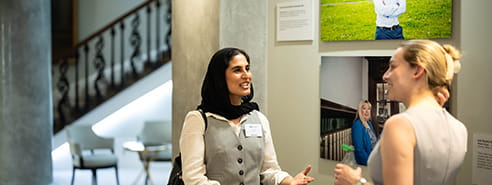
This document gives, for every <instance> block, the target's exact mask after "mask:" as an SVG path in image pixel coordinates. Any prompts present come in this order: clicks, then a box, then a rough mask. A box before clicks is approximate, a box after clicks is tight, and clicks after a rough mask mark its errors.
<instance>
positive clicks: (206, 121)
mask: <svg viewBox="0 0 492 185" xmlns="http://www.w3.org/2000/svg"><path fill="white" fill-rule="evenodd" d="M198 112H200V114H202V117H203V121H205V130H207V126H208V120H207V115H205V112H203V110H202V109H198Z"/></svg>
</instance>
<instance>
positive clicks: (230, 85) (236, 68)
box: [225, 54, 252, 105]
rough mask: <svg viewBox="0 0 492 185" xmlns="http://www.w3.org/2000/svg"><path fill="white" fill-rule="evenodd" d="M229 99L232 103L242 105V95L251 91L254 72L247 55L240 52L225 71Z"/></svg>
mask: <svg viewBox="0 0 492 185" xmlns="http://www.w3.org/2000/svg"><path fill="white" fill-rule="evenodd" d="M225 78H226V83H227V89H228V90H229V99H230V101H231V104H232V105H240V104H241V97H243V96H247V95H249V94H250V93H251V88H250V87H251V80H252V74H251V71H250V70H249V63H248V60H247V59H246V57H245V56H244V55H242V54H238V55H236V56H234V57H232V59H231V60H230V61H229V66H228V67H227V69H226V71H225Z"/></svg>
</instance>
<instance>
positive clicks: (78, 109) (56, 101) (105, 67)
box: [52, 0, 171, 133]
mask: <svg viewBox="0 0 492 185" xmlns="http://www.w3.org/2000/svg"><path fill="white" fill-rule="evenodd" d="M141 15H143V16H141ZM170 26H171V0H148V1H146V2H144V3H142V4H141V5H139V6H137V7H135V8H134V9H132V10H130V11H128V12H127V13H125V14H123V15H122V16H120V17H118V18H117V19H115V20H114V21H112V22H111V23H109V24H108V25H106V26H104V27H103V28H101V29H100V30H98V31H96V32H95V33H94V34H92V35H90V36H88V37H87V38H86V39H84V40H82V41H80V42H79V43H77V44H75V46H74V47H73V48H71V49H70V50H68V51H67V52H66V53H64V54H63V55H62V56H61V57H58V58H55V59H54V61H53V65H54V66H53V78H52V79H53V87H54V89H53V108H54V110H53V120H54V124H53V133H57V132H59V131H60V130H62V129H63V128H64V127H65V126H67V125H69V124H71V123H72V122H74V121H75V120H77V119H78V118H80V117H81V116H83V115H84V114H86V113H88V112H90V111H91V110H93V109H94V108H96V107H97V106H98V105H100V104H102V103H104V102H105V101H106V100H109V99H110V98H111V97H113V96H114V95H116V94H118V93H119V92H121V91H122V90H124V89H125V88H127V87H129V86H131V85H132V84H133V83H135V82H137V81H138V80H140V79H142V78H143V77H145V76H146V75H148V74H150V73H152V72H153V71H154V70H156V69H158V68H159V67H161V66H162V65H164V64H166V63H168V62H170V61H171V42H170V39H171V28H170Z"/></svg>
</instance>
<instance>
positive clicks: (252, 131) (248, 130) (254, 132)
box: [244, 124, 263, 137]
mask: <svg viewBox="0 0 492 185" xmlns="http://www.w3.org/2000/svg"><path fill="white" fill-rule="evenodd" d="M244 131H245V135H246V137H262V136H263V129H261V125H260V124H244Z"/></svg>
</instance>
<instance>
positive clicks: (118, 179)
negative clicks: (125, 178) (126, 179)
mask: <svg viewBox="0 0 492 185" xmlns="http://www.w3.org/2000/svg"><path fill="white" fill-rule="evenodd" d="M114 172H115V173H116V184H117V185H120V178H119V177H118V166H114Z"/></svg>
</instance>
